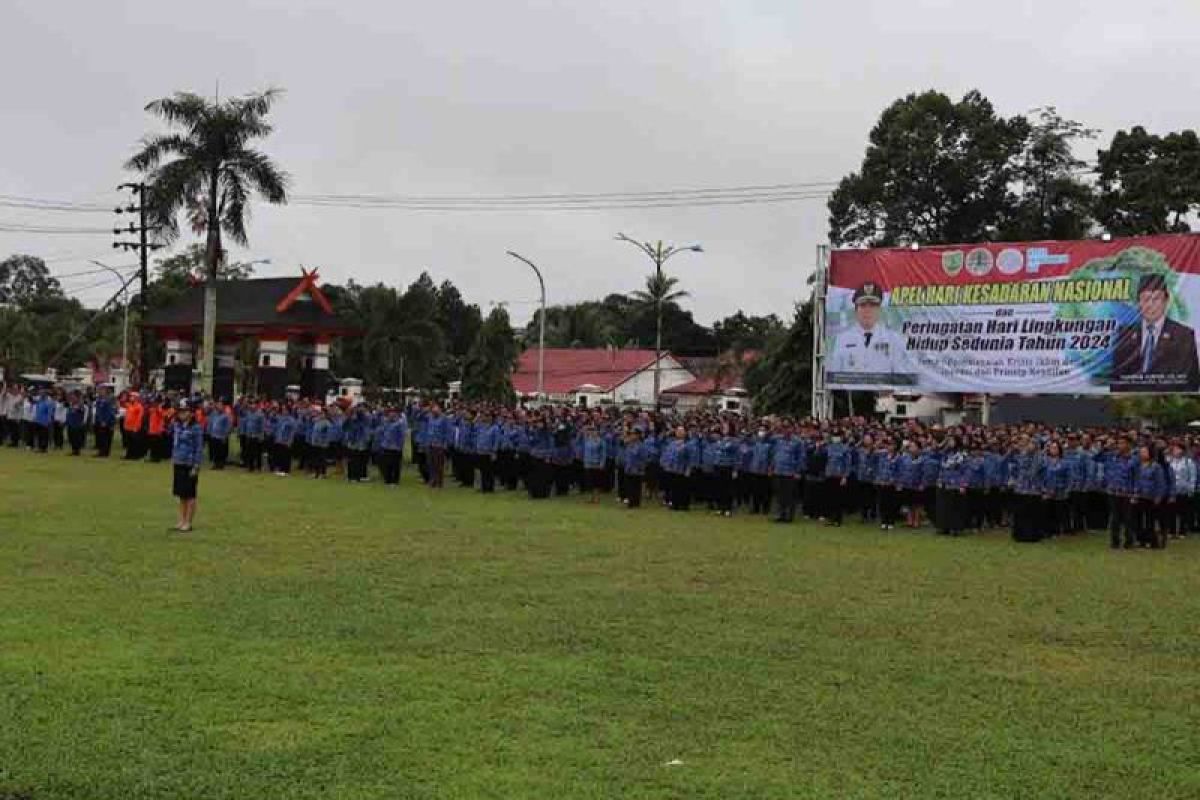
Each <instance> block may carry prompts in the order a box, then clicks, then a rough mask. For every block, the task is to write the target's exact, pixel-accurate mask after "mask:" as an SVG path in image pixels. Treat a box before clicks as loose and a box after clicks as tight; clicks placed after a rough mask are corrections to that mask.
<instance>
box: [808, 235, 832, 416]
mask: <svg viewBox="0 0 1200 800" xmlns="http://www.w3.org/2000/svg"><path fill="white" fill-rule="evenodd" d="M828 288H829V245H827V244H821V245H817V267H816V275H815V278H814V280H813V314H812V319H813V351H812V415H813V417H814V418H815V419H819V420H826V419H830V418H831V417H832V416H833V395H832V394H831V393H830V391H829V389H828V388H827V386H826V384H825V357H826V353H825V294H826V291H827V289H828Z"/></svg>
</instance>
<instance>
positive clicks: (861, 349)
mask: <svg viewBox="0 0 1200 800" xmlns="http://www.w3.org/2000/svg"><path fill="white" fill-rule="evenodd" d="M853 301H854V317H855V324H854V325H853V326H851V327H850V328H849V330H846V331H843V332H842V333H841V334H839V335H838V337H837V340H836V341H835V342H834V345H833V352H832V353H830V355H829V366H828V367H827V370H828V371H829V372H831V373H836V374H839V375H840V374H845V373H851V374H853V375H856V376H861V378H862V383H863V384H864V385H865V384H873V383H882V384H900V385H907V384H909V383H911V382H912V381H911V380H903V379H900V378H899V376H901V375H910V376H911V373H912V372H913V369H912V368H911V366H910V365H909V363H908V354H907V351H906V350H905V347H904V337H902V336H900V335H899V334H898V333H896V332H895V331H891V330H889V329H888V328H886V327H884V326H883V324H881V323H880V321H879V317H880V313H881V312H882V310H883V287H881V286H880V285H879V284H877V283H874V282H871V281H868V282H866V283H864V284H863V285H862V286H860V287H858V289H857V290H856V291H855V292H854V298H853ZM834 380H835V381H836V380H838V379H837V378H835V379H834ZM846 382H849V383H852V382H855V381H846Z"/></svg>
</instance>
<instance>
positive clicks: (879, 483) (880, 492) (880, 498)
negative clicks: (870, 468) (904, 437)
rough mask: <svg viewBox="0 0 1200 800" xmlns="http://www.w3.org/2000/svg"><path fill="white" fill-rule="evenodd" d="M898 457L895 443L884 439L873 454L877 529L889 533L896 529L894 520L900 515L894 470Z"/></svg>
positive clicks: (897, 463)
mask: <svg viewBox="0 0 1200 800" xmlns="http://www.w3.org/2000/svg"><path fill="white" fill-rule="evenodd" d="M898 465H899V457H898V456H897V454H896V442H895V441H894V440H893V439H890V438H885V439H884V441H883V443H882V444H881V445H880V446H879V447H878V448H877V450H876V452H875V469H874V473H873V480H874V483H875V499H876V503H877V506H878V509H879V529H880V530H881V531H890V530H893V529H895V527H896V518H897V517H898V516H899V513H900V495H899V490H898V489H897V488H896V468H897V466H898Z"/></svg>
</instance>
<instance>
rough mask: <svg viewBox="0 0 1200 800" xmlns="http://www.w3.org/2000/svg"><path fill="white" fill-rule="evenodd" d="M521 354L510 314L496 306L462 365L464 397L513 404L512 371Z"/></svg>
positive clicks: (480, 329)
mask: <svg viewBox="0 0 1200 800" xmlns="http://www.w3.org/2000/svg"><path fill="white" fill-rule="evenodd" d="M518 355H519V352H518V349H517V340H516V337H515V335H514V334H513V329H512V324H511V323H510V322H509V319H508V312H507V311H506V310H505V309H504V307H503V306H496V307H495V308H493V309H492V310H491V312H490V313H489V314H488V315H487V319H485V320H484V321H483V324H482V325H481V326H480V328H479V332H478V334H476V336H475V342H474V343H473V344H472V345H471V349H470V352H468V353H467V358H466V361H465V362H464V364H463V378H462V395H463V397H465V398H466V399H468V400H491V401H493V402H497V403H508V402H511V401H512V399H513V396H514V392H513V385H512V372H513V367H514V366H516V363H517V356H518Z"/></svg>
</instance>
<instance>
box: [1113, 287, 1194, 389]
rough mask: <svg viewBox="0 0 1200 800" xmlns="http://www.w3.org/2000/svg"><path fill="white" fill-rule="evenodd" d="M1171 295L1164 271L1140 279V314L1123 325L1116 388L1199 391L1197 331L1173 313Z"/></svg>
mask: <svg viewBox="0 0 1200 800" xmlns="http://www.w3.org/2000/svg"><path fill="white" fill-rule="evenodd" d="M1170 304H1171V295H1170V292H1169V291H1168V289H1167V281H1166V278H1165V277H1164V276H1163V275H1162V274H1161V273H1152V274H1149V275H1143V276H1142V277H1141V280H1139V281H1138V290H1137V308H1138V315H1139V317H1140V319H1139V320H1138V321H1137V322H1135V323H1133V324H1132V325H1126V326H1124V327H1122V328H1121V330H1120V332H1119V333H1118V334H1117V345H1116V348H1115V349H1114V351H1113V368H1112V390H1113V391H1114V392H1194V391H1196V390H1197V389H1200V362H1198V361H1197V358H1196V334H1195V332H1194V331H1193V330H1192V329H1191V328H1189V327H1188V326H1187V325H1184V324H1183V323H1181V322H1176V321H1175V320H1173V319H1171V318H1170V317H1168V316H1167V309H1168V308H1169V307H1170Z"/></svg>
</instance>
